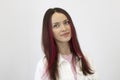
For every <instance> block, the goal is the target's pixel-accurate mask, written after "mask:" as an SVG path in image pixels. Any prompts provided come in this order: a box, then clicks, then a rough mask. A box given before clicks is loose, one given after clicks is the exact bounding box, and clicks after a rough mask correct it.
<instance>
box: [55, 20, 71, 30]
mask: <svg viewBox="0 0 120 80" xmlns="http://www.w3.org/2000/svg"><path fill="white" fill-rule="evenodd" d="M69 23H70V22H69V21H64V22H63V25H68V24H69ZM53 27H54V28H55V27H60V24H55V25H53Z"/></svg>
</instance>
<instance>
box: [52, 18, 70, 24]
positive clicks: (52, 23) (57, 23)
mask: <svg viewBox="0 0 120 80" xmlns="http://www.w3.org/2000/svg"><path fill="white" fill-rule="evenodd" d="M65 21H69V20H68V19H65V20H63V22H65ZM59 23H60V22H55V23H52V24H59Z"/></svg>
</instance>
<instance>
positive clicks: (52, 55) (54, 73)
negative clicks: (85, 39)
mask: <svg viewBox="0 0 120 80" xmlns="http://www.w3.org/2000/svg"><path fill="white" fill-rule="evenodd" d="M55 12H58V13H62V14H64V15H65V16H66V17H67V19H68V20H69V21H70V27H71V34H72V38H71V40H70V41H69V45H70V50H71V51H72V54H73V56H75V57H78V58H79V60H81V62H82V71H83V74H84V75H87V74H93V71H92V69H91V68H90V65H89V63H88V61H87V60H86V58H85V57H84V55H83V53H82V51H81V49H80V45H79V43H78V39H77V35H76V30H75V28H74V24H73V22H72V19H71V17H70V15H69V14H68V13H67V12H66V11H65V10H64V9H62V8H50V9H48V10H47V11H46V13H45V15H44V18H43V30H42V46H43V50H44V53H45V57H46V59H47V63H48V65H47V69H46V70H47V72H48V73H49V76H50V79H51V80H56V79H57V77H59V73H58V64H57V63H58V49H57V45H56V43H55V40H54V38H53V33H52V24H51V17H52V15H53V14H54V13H55Z"/></svg>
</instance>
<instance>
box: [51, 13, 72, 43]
mask: <svg viewBox="0 0 120 80" xmlns="http://www.w3.org/2000/svg"><path fill="white" fill-rule="evenodd" d="M51 20H52V31H53V36H54V38H55V41H56V42H62V43H63V42H68V41H69V40H70V39H71V27H70V24H69V20H68V19H67V17H66V16H65V15H64V14H62V13H58V12H55V13H54V14H53V15H52V19H51Z"/></svg>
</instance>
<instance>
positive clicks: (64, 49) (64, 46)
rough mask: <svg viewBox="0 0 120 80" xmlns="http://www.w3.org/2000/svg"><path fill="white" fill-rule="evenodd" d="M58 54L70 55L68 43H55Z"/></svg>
mask: <svg viewBox="0 0 120 80" xmlns="http://www.w3.org/2000/svg"><path fill="white" fill-rule="evenodd" d="M57 45H58V48H59V53H60V54H63V55H69V54H70V53H71V51H70V46H69V43H68V42H67V43H57Z"/></svg>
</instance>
